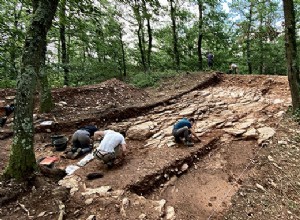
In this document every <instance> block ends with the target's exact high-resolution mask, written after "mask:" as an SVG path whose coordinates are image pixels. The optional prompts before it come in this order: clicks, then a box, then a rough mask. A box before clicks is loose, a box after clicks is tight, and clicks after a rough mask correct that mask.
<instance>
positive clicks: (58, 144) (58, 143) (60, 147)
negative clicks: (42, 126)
mask: <svg viewBox="0 0 300 220" xmlns="http://www.w3.org/2000/svg"><path fill="white" fill-rule="evenodd" d="M53 145H54V147H55V150H57V151H64V150H65V149H66V148H67V145H68V138H67V137H64V136H62V137H61V138H58V139H55V140H54V141H53Z"/></svg>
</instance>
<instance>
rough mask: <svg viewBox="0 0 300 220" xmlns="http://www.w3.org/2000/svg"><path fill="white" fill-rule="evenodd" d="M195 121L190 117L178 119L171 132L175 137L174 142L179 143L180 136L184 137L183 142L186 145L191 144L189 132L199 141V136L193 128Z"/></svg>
mask: <svg viewBox="0 0 300 220" xmlns="http://www.w3.org/2000/svg"><path fill="white" fill-rule="evenodd" d="M194 123H195V119H194V118H190V119H186V118H183V119H180V120H179V121H178V122H176V124H175V125H174V127H173V131H172V134H173V136H174V137H175V142H177V143H180V142H181V138H184V144H185V145H186V146H188V147H190V146H193V145H194V143H193V142H192V140H191V134H192V135H193V136H194V137H195V138H196V139H197V140H199V141H201V140H200V138H199V137H198V136H197V134H196V133H195V131H194V129H193V125H194Z"/></svg>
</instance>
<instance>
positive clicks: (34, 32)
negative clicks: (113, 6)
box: [4, 0, 58, 180]
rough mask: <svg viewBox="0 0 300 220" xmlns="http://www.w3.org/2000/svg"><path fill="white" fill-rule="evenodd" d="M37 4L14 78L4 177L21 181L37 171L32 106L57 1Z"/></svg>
mask: <svg viewBox="0 0 300 220" xmlns="http://www.w3.org/2000/svg"><path fill="white" fill-rule="evenodd" d="M34 3H36V5H37V7H36V10H35V12H34V14H33V17H32V20H31V24H30V26H29V28H28V31H27V34H26V39H25V44H24V48H23V55H22V63H21V71H20V75H19V77H18V81H17V90H16V110H15V119H14V137H13V144H12V148H11V154H10V158H9V163H8V166H7V167H6V169H5V171H4V176H5V177H6V178H16V179H17V180H22V179H25V178H27V177H28V176H30V175H31V174H33V172H34V171H36V170H37V164H36V159H35V154H34V149H33V136H34V127H33V106H34V101H33V100H34V98H33V97H34V92H35V89H36V82H37V75H38V74H39V72H40V67H41V65H42V62H43V53H44V48H45V44H46V36H47V32H48V30H49V28H50V27H51V24H52V19H53V17H54V15H55V12H56V8H57V4H58V0H40V1H37V0H35V1H34Z"/></svg>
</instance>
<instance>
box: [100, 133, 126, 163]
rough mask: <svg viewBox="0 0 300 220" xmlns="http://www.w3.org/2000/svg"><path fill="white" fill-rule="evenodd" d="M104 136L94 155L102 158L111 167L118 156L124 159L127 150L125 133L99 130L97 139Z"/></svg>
mask: <svg viewBox="0 0 300 220" xmlns="http://www.w3.org/2000/svg"><path fill="white" fill-rule="evenodd" d="M99 137H103V139H102V141H101V143H100V145H99V147H97V148H96V150H95V151H94V157H96V158H97V159H99V160H102V161H103V162H104V164H106V165H107V166H108V167H109V168H110V167H112V166H113V165H114V162H115V160H116V159H117V158H119V159H121V160H122V159H123V158H124V156H125V151H126V142H125V133H122V134H121V133H119V132H116V131H113V130H104V131H97V132H96V133H95V137H94V138H95V139H98V138H99Z"/></svg>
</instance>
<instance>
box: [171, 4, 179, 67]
mask: <svg viewBox="0 0 300 220" xmlns="http://www.w3.org/2000/svg"><path fill="white" fill-rule="evenodd" d="M174 4H175V2H174V0H170V5H171V20H172V34H173V53H174V61H175V66H176V71H178V70H179V68H180V58H179V50H178V36H177V27H176V7H175V5H174Z"/></svg>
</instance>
